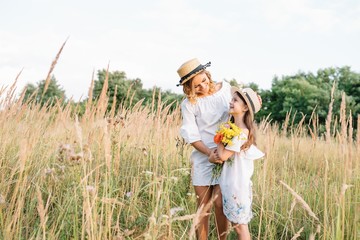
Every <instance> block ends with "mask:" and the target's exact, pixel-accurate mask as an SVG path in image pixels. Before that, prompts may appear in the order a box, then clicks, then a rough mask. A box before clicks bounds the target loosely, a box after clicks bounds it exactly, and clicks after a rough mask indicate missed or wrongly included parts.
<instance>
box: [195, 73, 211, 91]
mask: <svg viewBox="0 0 360 240" xmlns="http://www.w3.org/2000/svg"><path fill="white" fill-rule="evenodd" d="M209 84H210V80H209V78H208V77H207V75H206V74H205V72H202V73H199V74H198V75H196V76H195V77H194V78H193V80H192V85H193V88H194V90H195V94H196V95H197V96H198V97H205V96H208V95H209V90H210V87H209Z"/></svg>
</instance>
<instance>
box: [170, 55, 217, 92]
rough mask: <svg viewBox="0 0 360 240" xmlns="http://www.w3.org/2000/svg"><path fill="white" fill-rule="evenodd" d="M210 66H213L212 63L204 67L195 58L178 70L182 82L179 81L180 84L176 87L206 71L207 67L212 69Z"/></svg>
mask: <svg viewBox="0 0 360 240" xmlns="http://www.w3.org/2000/svg"><path fill="white" fill-rule="evenodd" d="M210 65H211V62H208V63H206V64H205V65H202V64H201V63H200V62H199V60H198V59H197V58H193V59H191V60H189V61H187V62H185V63H184V64H183V65H181V66H180V67H179V69H178V70H177V72H178V74H179V76H180V81H179V84H177V85H176V86H180V85H183V84H184V83H185V82H187V81H188V80H189V79H191V78H192V77H194V76H195V75H196V74H198V73H199V72H200V71H202V70H204V69H205V68H207V67H210Z"/></svg>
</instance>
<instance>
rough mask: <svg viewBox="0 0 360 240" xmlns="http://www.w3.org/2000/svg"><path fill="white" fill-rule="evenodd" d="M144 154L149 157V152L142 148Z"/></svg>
mask: <svg viewBox="0 0 360 240" xmlns="http://www.w3.org/2000/svg"><path fill="white" fill-rule="evenodd" d="M142 152H143V154H144V156H147V155H148V153H147V151H146V148H142Z"/></svg>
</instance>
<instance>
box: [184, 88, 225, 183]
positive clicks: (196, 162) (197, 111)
mask: <svg viewBox="0 0 360 240" xmlns="http://www.w3.org/2000/svg"><path fill="white" fill-rule="evenodd" d="M231 97H232V96H231V91H230V84H229V83H227V82H225V81H223V82H222V87H221V89H219V90H218V91H217V92H216V93H214V94H212V95H210V96H206V97H202V98H198V99H197V101H196V103H195V104H192V103H190V102H189V101H188V99H185V100H184V101H183V102H182V103H181V113H182V118H183V119H182V120H183V122H182V126H181V128H180V135H181V136H182V137H183V138H184V139H185V141H186V142H187V143H193V142H196V141H199V140H202V141H203V143H204V144H205V145H206V146H207V147H209V148H216V144H215V143H214V136H215V132H216V130H217V129H218V127H219V125H220V123H222V122H224V121H226V120H227V117H228V112H229V103H230V101H231ZM190 162H191V165H192V168H191V179H192V184H193V185H194V186H209V185H215V184H218V179H213V178H212V169H213V168H214V166H215V165H214V164H213V163H210V162H209V159H208V156H206V155H205V154H202V153H201V152H199V151H197V150H196V149H194V151H193V152H192V153H191V156H190Z"/></svg>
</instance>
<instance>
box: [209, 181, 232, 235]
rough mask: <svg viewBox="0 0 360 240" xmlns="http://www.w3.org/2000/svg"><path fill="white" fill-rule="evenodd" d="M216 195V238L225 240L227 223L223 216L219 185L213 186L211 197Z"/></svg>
mask: <svg viewBox="0 0 360 240" xmlns="http://www.w3.org/2000/svg"><path fill="white" fill-rule="evenodd" d="M216 195H218V197H217V198H216V199H215V218H216V228H217V233H218V238H219V239H220V240H225V239H226V236H227V230H228V225H229V222H228V220H227V219H226V217H225V215H224V211H223V204H222V196H221V191H220V186H219V185H215V186H214V191H213V196H214V197H215V196H216Z"/></svg>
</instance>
